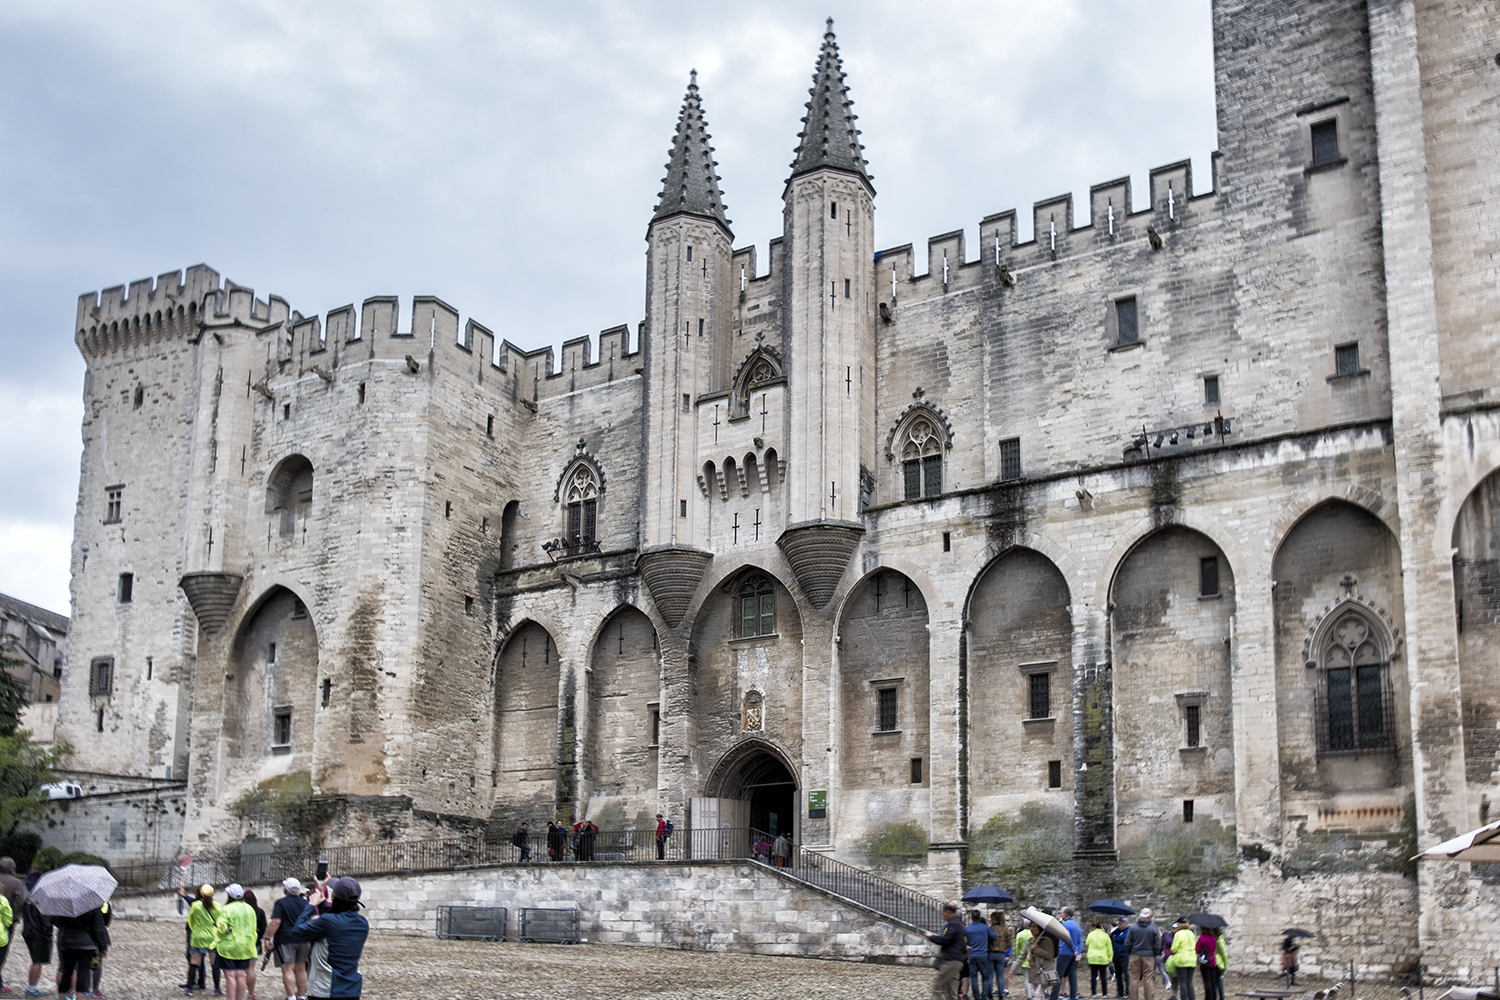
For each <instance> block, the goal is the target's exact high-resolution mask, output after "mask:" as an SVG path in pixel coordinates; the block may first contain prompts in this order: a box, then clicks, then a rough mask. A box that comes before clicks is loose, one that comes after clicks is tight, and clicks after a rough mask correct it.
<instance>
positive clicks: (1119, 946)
mask: <svg viewBox="0 0 1500 1000" xmlns="http://www.w3.org/2000/svg"><path fill="white" fill-rule="evenodd" d="M1129 933H1130V921H1129V920H1128V919H1126V918H1125V917H1121V918H1120V919H1119V921H1118V922H1117V923H1116V924H1115V926H1114V929H1113V930H1111V931H1110V932H1109V940H1110V944H1111V945H1112V946H1113V948H1114V955H1115V961H1114V964H1115V997H1116V1000H1125V995H1126V994H1127V993H1129V992H1130V972H1129V969H1128V966H1129V965H1130V952H1128V951H1126V950H1125V935H1127V934H1129Z"/></svg>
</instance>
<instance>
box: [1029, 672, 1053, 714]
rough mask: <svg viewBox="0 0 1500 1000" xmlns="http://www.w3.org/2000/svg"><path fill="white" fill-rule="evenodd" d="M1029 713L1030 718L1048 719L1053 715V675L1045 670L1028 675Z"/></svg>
mask: <svg viewBox="0 0 1500 1000" xmlns="http://www.w3.org/2000/svg"><path fill="white" fill-rule="evenodd" d="M1026 683H1027V693H1028V694H1029V696H1030V697H1029V698H1028V699H1027V705H1026V708H1027V715H1026V717H1027V718H1029V719H1047V718H1050V717H1051V716H1052V675H1051V674H1050V673H1047V672H1045V671H1041V672H1038V673H1035V674H1028V675H1027V676H1026Z"/></svg>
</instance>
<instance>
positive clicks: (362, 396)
mask: <svg viewBox="0 0 1500 1000" xmlns="http://www.w3.org/2000/svg"><path fill="white" fill-rule="evenodd" d="M359 402H360V405H361V406H363V405H364V402H365V384H364V383H363V382H361V383H360V384H359Z"/></svg>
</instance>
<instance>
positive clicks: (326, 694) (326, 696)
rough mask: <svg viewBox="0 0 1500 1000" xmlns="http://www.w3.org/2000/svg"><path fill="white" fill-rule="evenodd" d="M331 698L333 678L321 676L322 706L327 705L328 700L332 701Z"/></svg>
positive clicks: (325, 706)
mask: <svg viewBox="0 0 1500 1000" xmlns="http://www.w3.org/2000/svg"><path fill="white" fill-rule="evenodd" d="M332 700H333V678H332V677H325V678H323V707H324V708H327V707H328V703H329V702H330V701H332Z"/></svg>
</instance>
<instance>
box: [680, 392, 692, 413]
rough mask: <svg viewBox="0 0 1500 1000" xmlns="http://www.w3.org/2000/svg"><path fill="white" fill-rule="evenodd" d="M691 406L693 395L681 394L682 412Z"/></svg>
mask: <svg viewBox="0 0 1500 1000" xmlns="http://www.w3.org/2000/svg"><path fill="white" fill-rule="evenodd" d="M692 408H693V397H692V396H690V395H688V394H687V393H683V394H682V412H683V413H686V412H688V411H689V410H691V409H692Z"/></svg>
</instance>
